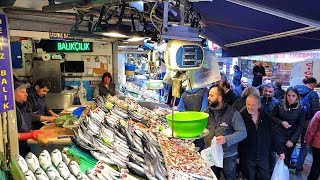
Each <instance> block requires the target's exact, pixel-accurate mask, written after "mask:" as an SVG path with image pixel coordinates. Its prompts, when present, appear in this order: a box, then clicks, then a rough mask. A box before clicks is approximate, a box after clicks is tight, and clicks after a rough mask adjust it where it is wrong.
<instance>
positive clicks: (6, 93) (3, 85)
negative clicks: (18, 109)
mask: <svg viewBox="0 0 320 180" xmlns="http://www.w3.org/2000/svg"><path fill="white" fill-rule="evenodd" d="M7 28H8V25H7V19H6V16H5V15H4V14H1V13H0V113H2V112H6V111H9V110H13V109H14V104H13V103H14V102H13V93H12V75H11V65H10V64H11V63H10V62H11V56H10V44H9V41H10V39H9V34H8V29H7Z"/></svg>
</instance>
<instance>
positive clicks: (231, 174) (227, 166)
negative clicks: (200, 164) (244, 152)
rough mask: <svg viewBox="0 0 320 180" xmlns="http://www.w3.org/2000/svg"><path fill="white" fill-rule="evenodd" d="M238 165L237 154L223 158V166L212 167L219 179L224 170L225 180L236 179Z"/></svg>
mask: <svg viewBox="0 0 320 180" xmlns="http://www.w3.org/2000/svg"><path fill="white" fill-rule="evenodd" d="M236 165H237V156H232V157H227V158H223V168H219V167H216V166H212V167H211V169H212V171H213V172H214V174H215V175H216V177H217V179H220V173H221V170H222V173H223V176H224V179H225V180H236Z"/></svg>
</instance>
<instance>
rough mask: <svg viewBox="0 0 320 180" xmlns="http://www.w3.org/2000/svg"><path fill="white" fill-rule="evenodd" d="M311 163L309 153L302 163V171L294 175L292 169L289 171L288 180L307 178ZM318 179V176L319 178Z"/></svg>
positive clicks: (305, 179)
mask: <svg viewBox="0 0 320 180" xmlns="http://www.w3.org/2000/svg"><path fill="white" fill-rule="evenodd" d="M311 165H312V154H311V153H309V154H308V156H307V158H306V160H305V161H304V165H303V172H302V173H300V174H298V175H296V174H295V173H294V170H289V171H290V180H307V179H308V175H309V172H310V169H311ZM319 179H320V178H319Z"/></svg>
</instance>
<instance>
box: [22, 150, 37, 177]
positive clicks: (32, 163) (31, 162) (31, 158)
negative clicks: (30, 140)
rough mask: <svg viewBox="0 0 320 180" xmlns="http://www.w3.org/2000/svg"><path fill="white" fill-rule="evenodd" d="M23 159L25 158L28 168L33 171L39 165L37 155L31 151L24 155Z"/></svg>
mask: <svg viewBox="0 0 320 180" xmlns="http://www.w3.org/2000/svg"><path fill="white" fill-rule="evenodd" d="M25 159H26V162H27V165H28V167H29V169H30V170H31V171H32V172H35V171H36V170H37V169H38V168H39V167H40V164H39V160H38V158H37V156H36V155H34V154H33V153H32V152H29V153H28V154H27V155H26V157H25Z"/></svg>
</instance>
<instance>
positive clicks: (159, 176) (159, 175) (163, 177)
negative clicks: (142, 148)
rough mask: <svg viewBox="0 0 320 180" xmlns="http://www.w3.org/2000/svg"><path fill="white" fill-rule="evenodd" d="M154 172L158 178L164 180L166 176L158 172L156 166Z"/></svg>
mask: <svg viewBox="0 0 320 180" xmlns="http://www.w3.org/2000/svg"><path fill="white" fill-rule="evenodd" d="M155 174H156V177H157V179H158V180H166V177H165V176H164V174H162V173H161V172H160V170H159V168H156V170H155Z"/></svg>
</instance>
